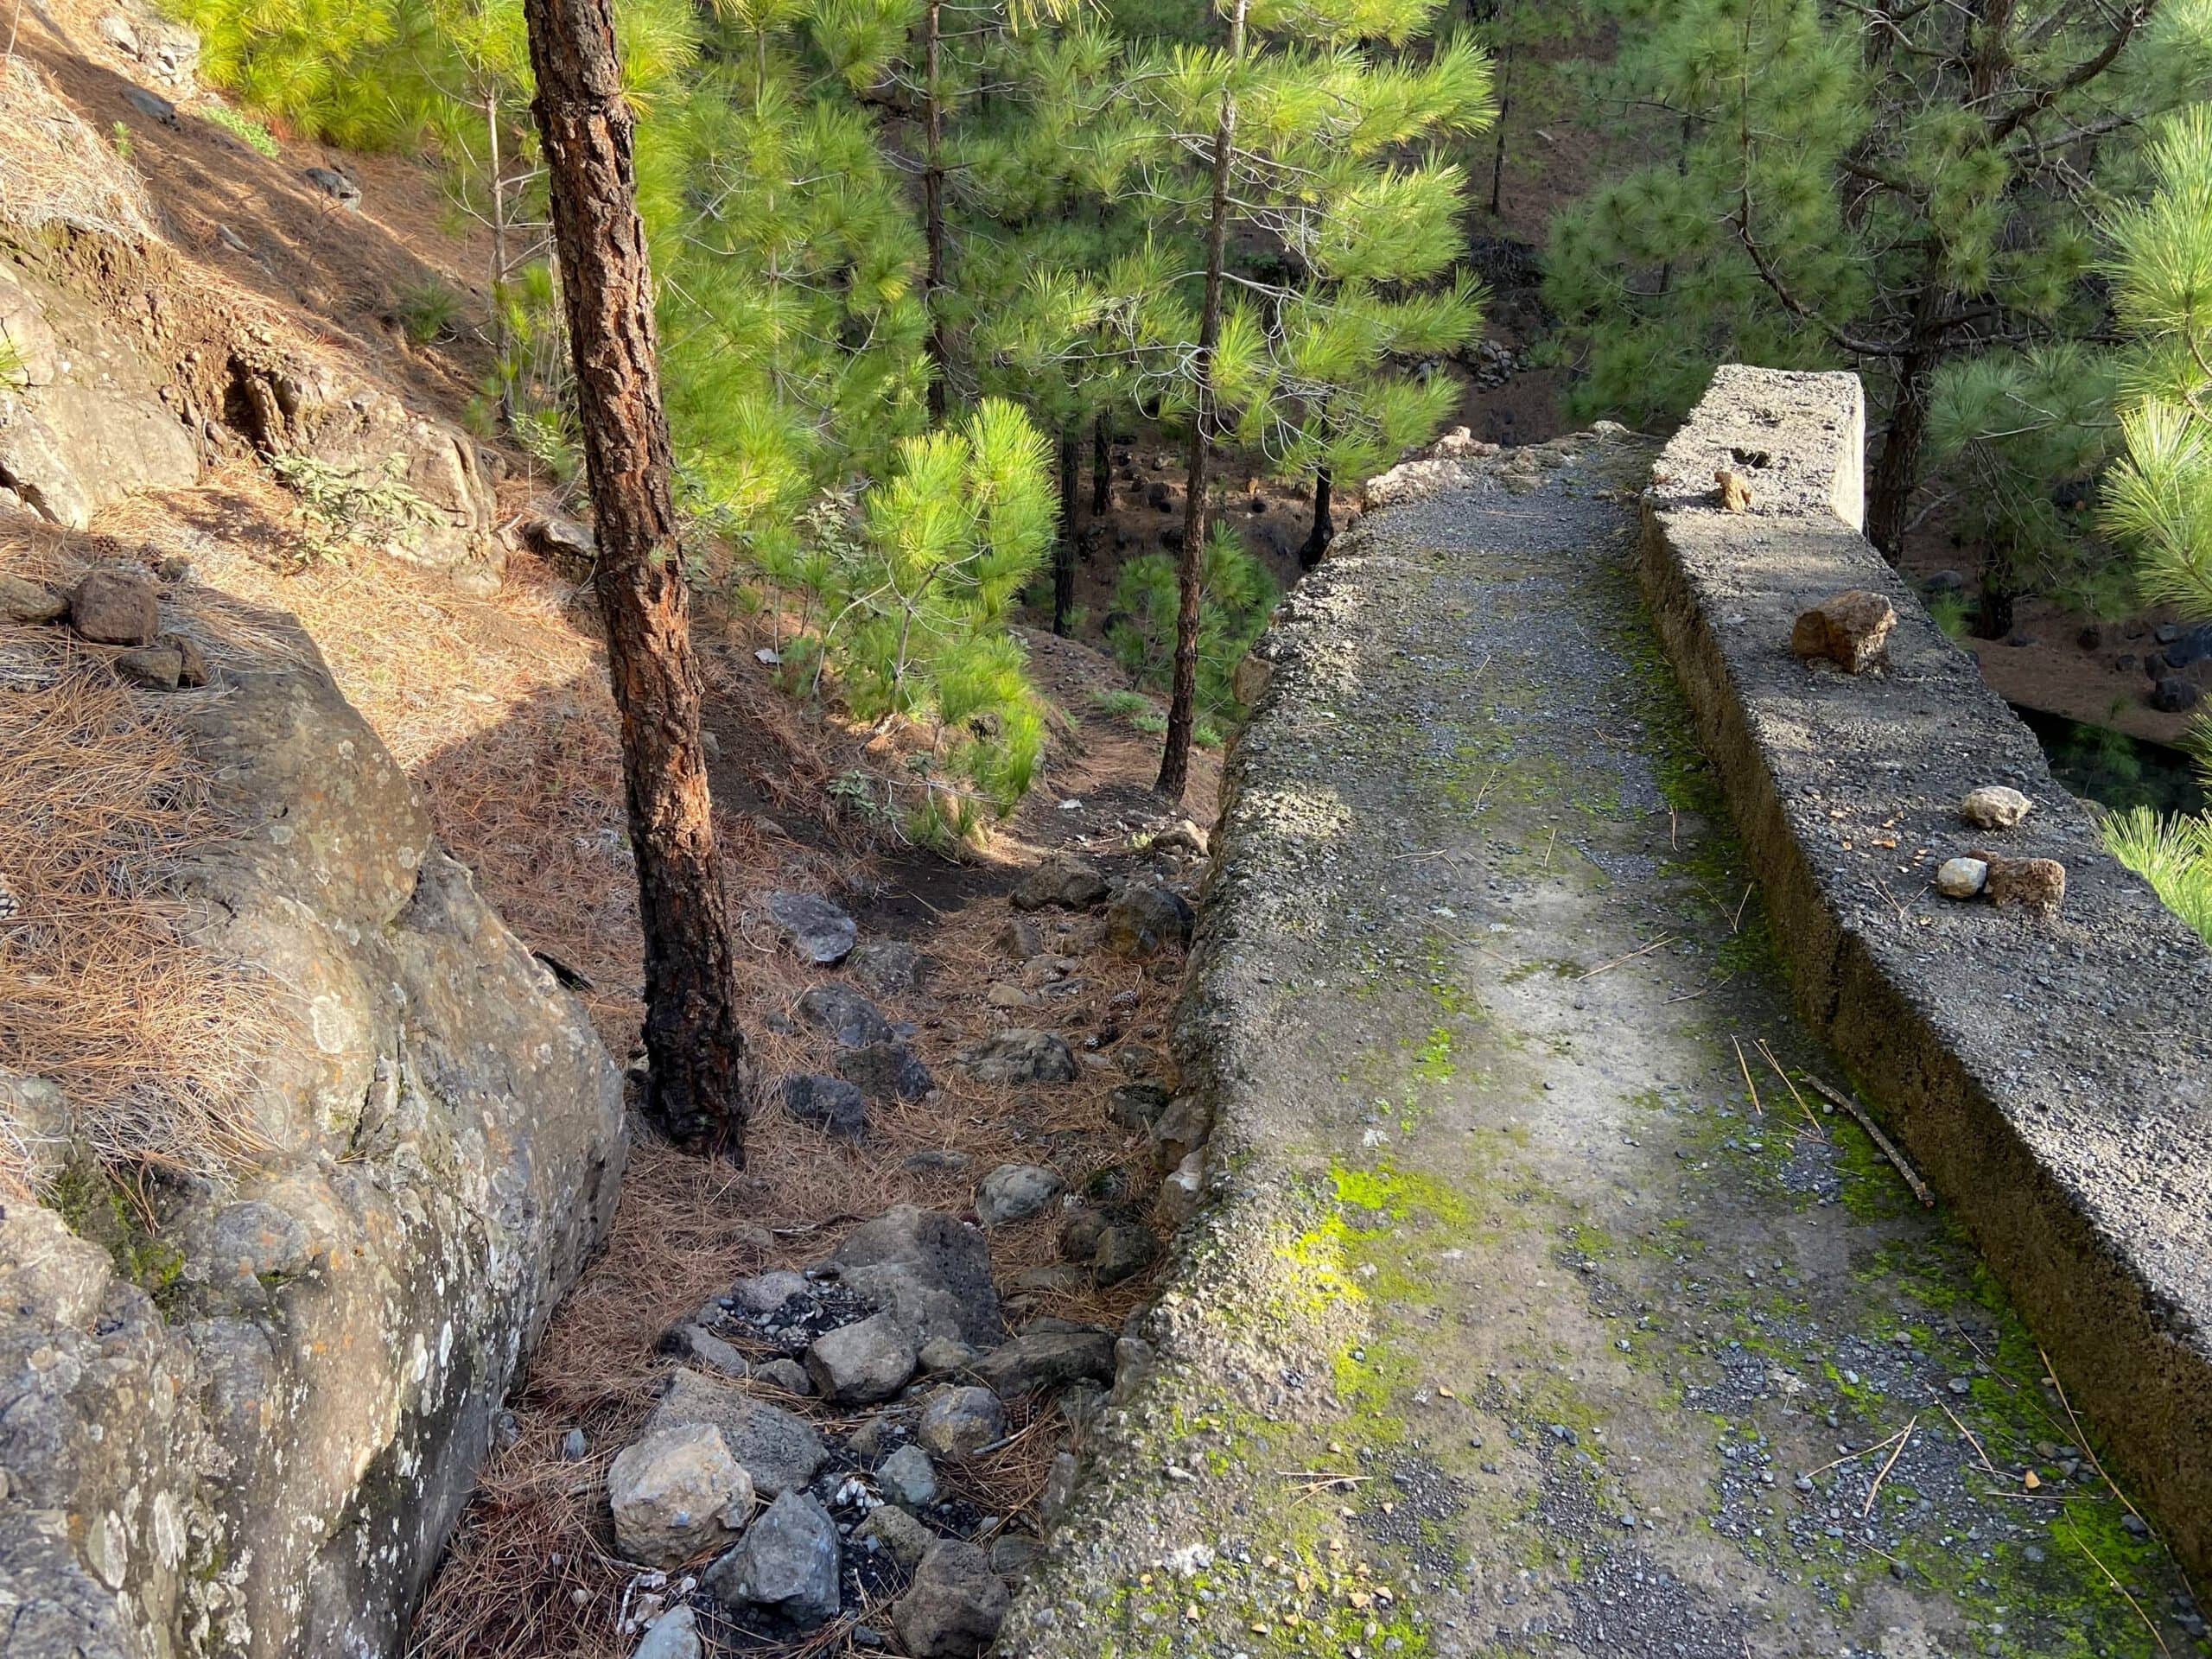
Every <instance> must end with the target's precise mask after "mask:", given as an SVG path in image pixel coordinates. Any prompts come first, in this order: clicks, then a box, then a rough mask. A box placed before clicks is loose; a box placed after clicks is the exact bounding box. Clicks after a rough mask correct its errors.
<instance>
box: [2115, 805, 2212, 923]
mask: <svg viewBox="0 0 2212 1659" xmlns="http://www.w3.org/2000/svg"><path fill="white" fill-rule="evenodd" d="M2101 828H2102V829H2103V831H2104V838H2105V846H2106V847H2107V849H2109V850H2110V851H2111V853H2112V855H2113V857H2114V858H2116V859H2118V860H2119V861H2120V862H2121V863H2123V864H2125V865H2126V866H2127V868H2129V869H2131V870H2133V871H2134V872H2135V873H2136V874H2138V875H2139V876H2141V877H2142V878H2143V879H2144V880H2146V881H2148V882H2149V883H2150V884H2151V887H2152V891H2154V892H2155V893H2157V894H2158V899H2159V901H2160V902H2161V903H2163V904H2164V906H2165V907H2166V908H2167V909H2168V910H2171V911H2172V912H2174V914H2175V915H2177V916H2178V917H2180V918H2182V920H2183V921H2184V922H2187V923H2188V924H2189V925H2190V926H2191V927H2193V928H2195V929H2196V931H2197V933H2198V934H2199V935H2200V936H2201V937H2202V938H2203V940H2204V942H2205V943H2206V944H2212V818H2206V817H2161V816H2160V815H2159V814H2158V813H2157V812H2154V811H2152V810H2151V809H2150V808H2149V807H2147V806H2139V807H2137V808H2135V809H2134V810H2132V811H2128V812H2119V813H2109V814H2107V815H2106V816H2105V817H2103V819H2102V821H2101Z"/></svg>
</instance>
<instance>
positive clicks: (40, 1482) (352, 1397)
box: [0, 615, 626, 1659]
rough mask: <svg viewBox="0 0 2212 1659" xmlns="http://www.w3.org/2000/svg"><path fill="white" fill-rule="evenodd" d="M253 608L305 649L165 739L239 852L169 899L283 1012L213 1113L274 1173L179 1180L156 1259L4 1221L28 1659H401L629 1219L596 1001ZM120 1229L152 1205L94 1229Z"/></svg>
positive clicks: (6, 1446)
mask: <svg viewBox="0 0 2212 1659" xmlns="http://www.w3.org/2000/svg"><path fill="white" fill-rule="evenodd" d="M252 620H253V621H254V625H255V626H254V632H256V633H257V634H258V635H260V636H261V637H264V638H268V639H274V640H277V642H278V643H279V645H281V647H282V649H281V652H271V653H270V655H269V656H268V657H266V658H259V659H255V658H246V657H242V656H234V657H233V658H232V662H231V663H230V664H228V665H227V667H226V684H227V686H228V688H229V690H228V692H227V695H226V696H223V697H221V698H217V699H209V700H205V701H197V700H196V701H195V702H193V703H191V704H188V705H186V704H180V705H179V706H178V711H177V713H176V715H175V718H176V719H177V720H179V721H181V722H183V724H184V728H185V730H186V732H187V734H188V739H189V741H190V742H191V743H192V745H193V747H194V749H195V750H196V751H197V752H198V754H199V757H200V760H201V762H202V763H203V765H204V766H205V770H206V772H207V776H208V778H209V779H211V780H212V781H211V789H212V791H213V805H214V806H215V807H216V808H217V809H218V810H219V816H220V820H221V821H222V822H225V823H227V824H228V825H230V826H232V833H231V834H230V835H229V836H228V837H227V838H226V839H220V840H216V841H213V842H208V843H207V844H205V845H203V846H201V847H200V848H198V849H195V850H194V853H193V854H192V855H191V857H190V858H189V860H188V861H187V862H186V863H185V864H184V865H183V866H182V868H180V869H179V870H178V871H177V872H176V874H175V877H174V880H173V887H174V898H175V902H176V906H177V915H178V918H179V924H178V925H179V927H180V931H181V934H182V936H183V939H184V942H185V943H186V944H191V945H195V946H198V947H200V948H201V949H203V950H206V951H207V952H208V953H209V954H210V955H211V956H212V957H213V958H214V959H216V960H218V961H228V962H232V963H240V964H243V965H244V968H245V970H247V971H250V972H251V973H253V974H254V975H255V976H257V977H258V978H259V979H260V980H262V981H263V982H265V983H266V984H267V985H268V986H269V987H270V993H271V994H270V995H268V996H267V997H266V998H265V999H264V1001H263V1002H262V1005H261V1007H262V1014H263V1016H264V1018H265V1019H266V1020H268V1021H269V1022H270V1026H271V1027H272V1036H273V1040H272V1041H270V1043H269V1044H268V1046H267V1047H266V1048H265V1049H264V1050H263V1051H262V1052H260V1053H259V1055H258V1056H257V1062H256V1064H255V1065H254V1066H253V1067H252V1068H251V1071H250V1072H249V1073H248V1078H249V1080H248V1081H247V1082H246V1083H245V1084H242V1085H241V1086H240V1090H239V1092H238V1096H237V1097H236V1098H232V1099H229V1100H226V1101H225V1102H224V1103H222V1104H223V1108H224V1109H225V1111H226V1115H227V1116H228V1117H229V1119H230V1121H231V1122H233V1123H235V1124H237V1125H239V1126H241V1127H242V1128H247V1129H250V1131H251V1134H252V1135H253V1136H254V1137H255V1138H257V1140H258V1141H262V1142H264V1143H265V1146H266V1150H265V1152H264V1153H262V1154H259V1155H258V1156H257V1158H255V1159H254V1160H252V1161H251V1163H250V1164H249V1165H246V1166H241V1167H237V1168H234V1169H232V1170H231V1171H230V1172H228V1174H227V1177H226V1179H223V1180H192V1181H176V1182H167V1183H162V1185H160V1187H159V1189H158V1192H159V1197H158V1202H159V1206H160V1218H161V1234H160V1237H159V1239H158V1241H155V1242H151V1243H149V1241H147V1240H145V1239H143V1238H139V1239H137V1240H135V1241H134V1240H131V1239H127V1238H126V1239H122V1240H118V1241H111V1243H113V1244H114V1248H113V1249H112V1251H111V1249H103V1248H100V1247H99V1246H98V1245H95V1244H94V1243H91V1242H89V1241H88V1240H86V1239H85V1238H80V1237H78V1236H74V1235H73V1234H72V1232H71V1231H70V1230H69V1228H68V1226H67V1225H66V1224H64V1222H63V1221H62V1220H61V1219H60V1217H59V1216H57V1215H56V1214H55V1213H54V1211H49V1210H46V1209H42V1208H41V1207H40V1206H39V1205H35V1204H29V1203H20V1202H16V1201H14V1200H10V1202H9V1203H7V1204H6V1205H5V1206H4V1208H3V1209H0V1469H5V1471H7V1478H6V1480H5V1482H4V1484H3V1485H0V1609H4V1610H6V1611H5V1612H4V1614H0V1628H4V1629H5V1630H7V1632H8V1636H7V1637H6V1638H5V1640H4V1641H0V1646H5V1647H6V1648H7V1650H8V1652H9V1653H10V1656H11V1659H46V1656H60V1655H70V1656H78V1655H82V1656H86V1659H125V1656H130V1659H137V1656H142V1655H147V1654H156V1653H179V1654H181V1653H200V1652H213V1651H217V1650H219V1651H221V1652H223V1653H225V1654H229V1655H238V1656H245V1659H278V1656H287V1655H292V1654H302V1653H364V1654H378V1653H391V1652H396V1651H397V1650H398V1649H400V1647H401V1646H402V1645H404V1640H405V1637H406V1632H407V1628H408V1622H409V1619H410V1617H411V1615H412V1613H413V1611H414V1608H415V1606H416V1603H417V1602H418V1600H419V1599H420V1596H421V1592H422V1591H423V1586H424V1585H425V1583H426V1582H427V1580H428V1579H429V1573H430V1571H431V1569H432V1567H434V1566H435V1564H436V1562H437V1560H438V1557H439V1554H440V1553H441V1551H442V1548H443V1546H444V1543H445V1540H446V1537H447V1535H448V1532H449V1530H450V1529H451V1528H452V1526H453V1523H454V1520H455V1519H456V1518H457V1517H458V1516H459V1514H460V1511H461V1506H462V1504H463V1503H465V1502H466V1501H467V1498H468V1497H469V1494H470V1492H471V1491H473V1490H474V1486H475V1484H476V1478H477V1473H478V1470H479V1468H480V1465H481V1464H482V1461H483V1459H484V1458H485V1455H486V1452H487V1451H488V1449H489V1447H490V1446H491V1443H492V1437H493V1423H494V1421H495V1419H496V1417H497V1415H498V1414H499V1410H500V1408H501V1404H502V1402H503V1400H504V1397H505V1395H506V1393H507V1390H508V1389H509V1388H510V1387H511V1386H512V1383H513V1382H514V1380H515V1378H516V1376H517V1374H518V1370H519V1367H520V1365H521V1363H522V1362H523V1360H524V1357H525V1356H526V1355H527V1354H528V1353H529V1351H530V1350H531V1347H532V1345H533V1344H535V1343H536V1342H537V1338H538V1337H539V1335H540V1334H541V1333H542V1332H543V1330H544V1328H545V1323H546V1320H547V1319H548V1318H549V1317H550V1314H551V1313H552V1310H553V1307H554V1305H555V1304H556V1302H557V1301H558V1300H560V1298H561V1296H562V1295H563V1293H564V1292H565V1291H566V1290H567V1289H568V1287H569V1285H570V1284H571V1283H572V1282H573V1281H574V1280H575V1275H576V1274H577V1271H578V1269H579V1268H580V1267H581V1266H582V1262H584V1260H585V1259H586V1258H587V1256H588V1254H589V1253H590V1251H591V1250H592V1249H593V1248H594V1245H595V1244H596V1243H597V1241H598V1239H599V1237H600V1235H601V1230H602V1229H603V1228H604V1227H605V1225H606V1224H607V1221H608V1219H609V1218H610V1217H611V1215H612V1213H613V1204H614V1194H615V1188H616V1185H617V1182H618V1180H619V1179H620V1173H621V1168H622V1164H623V1160H624V1156H625V1153H626V1140H625V1132H624V1127H623V1116H622V1088H621V1079H620V1074H619V1073H618V1071H616V1069H615V1067H614V1065H613V1063H612V1061H611V1060H610V1059H609V1058H608V1057H607V1052H606V1051H605V1049H604V1048H603V1047H602V1046H601V1044H600V1041H599V1039H598V1038H597V1036H596V1035H595V1034H594V1032H593V1029H592V1027H591V1023H590V1021H589V1020H588V1018H587V1017H586V1015H585V1014H584V1011H583V1009H582V1007H580V1006H579V1005H578V1004H577V1002H576V1001H575V999H574V998H573V997H571V996H570V995H569V993H568V992H566V991H565V990H563V988H561V987H560V985H559V984H558V983H557V982H556V981H555V979H554V977H553V976H552V975H551V974H550V972H548V971H547V970H546V969H545V968H544V967H543V965H541V964H540V963H537V961H536V960H535V959H534V958H532V957H531V954H530V952H529V951H528V950H526V949H524V946H523V945H522V944H521V943H520V942H519V941H518V940H517V939H516V938H514V936H513V935H512V934H511V933H509V932H508V931H507V930H506V928H505V926H504V925H502V924H501V923H500V920H499V917H498V916H497V915H495V914H494V913H493V911H492V910H491V908H490V906H487V905H486V903H485V902H484V900H483V899H481V898H480V896H479V895H478V894H477V893H476V891H475V887H474V883H473V882H472V880H471V879H470V876H469V874H468V872H467V870H466V869H464V868H462V867H461V865H459V864H457V863H455V862H454V861H453V860H452V859H451V858H449V857H448V856H447V855H446V853H445V851H444V850H443V849H442V848H441V847H440V845H439V844H438V841H437V838H436V836H435V834H434V833H433V831H432V829H431V825H430V820H429V814H428V813H427V811H426V810H424V807H423V801H422V799H421V798H420V797H419V796H418V795H417V794H416V791H415V788H414V785H412V784H411V783H410V781H409V779H408V778H407V775H406V773H405V772H403V771H402V770H401V769H400V767H399V766H397V764H396V763H395V762H394V761H393V760H392V758H391V755H390V754H389V753H386V751H385V747H384V746H383V744H382V743H381V742H380V741H378V738H377V736H376V734H375V733H374V732H372V730H371V729H370V728H369V727H368V726H367V724H366V723H365V722H364V721H362V720H361V718H360V717H359V715H357V714H356V713H355V712H354V711H353V709H351V708H350V707H349V706H348V705H347V704H346V701H345V699H344V698H343V697H342V696H340V693H339V691H338V690H337V689H336V687H335V686H334V684H333V683H332V682H331V679H330V677H329V676H328V674H327V671H324V670H323V668H322V666H321V661H320V658H318V657H317V655H316V652H315V647H314V645H312V643H311V642H309V641H308V639H306V638H305V637H304V636H303V635H302V634H300V633H299V632H297V630H296V628H294V627H292V626H291V625H290V624H289V621H288V620H286V619H283V618H281V617H270V616H266V615H264V616H260V617H256V618H254V619H252ZM280 988H281V990H280ZM241 1040H242V1041H243V1040H245V1038H244V1036H243V1034H242V1035H241ZM54 1151H55V1155H56V1158H57V1160H59V1161H63V1162H74V1163H75V1164H76V1166H78V1167H80V1168H84V1169H86V1170H88V1171H90V1170H92V1169H93V1168H94V1166H92V1163H91V1160H90V1159H89V1156H87V1155H86V1154H84V1152H83V1149H81V1148H72V1147H67V1146H66V1145H65V1146H63V1147H59V1148H56V1149H54ZM103 1211H110V1212H111V1213H114V1214H118V1215H128V1214H130V1213H131V1212H130V1211H128V1210H127V1209H125V1208H124V1206H123V1205H122V1203H121V1199H120V1197H119V1196H118V1201H117V1203H116V1204H115V1205H100V1204H97V1203H96V1204H94V1205H90V1206H82V1205H79V1206H76V1207H73V1210H72V1214H73V1215H78V1216H80V1217H88V1218H87V1219H80V1221H79V1224H80V1225H86V1226H88V1227H89V1226H90V1225H92V1224H93V1223H94V1222H96V1221H97V1220H98V1218H99V1216H100V1215H101V1213H103Z"/></svg>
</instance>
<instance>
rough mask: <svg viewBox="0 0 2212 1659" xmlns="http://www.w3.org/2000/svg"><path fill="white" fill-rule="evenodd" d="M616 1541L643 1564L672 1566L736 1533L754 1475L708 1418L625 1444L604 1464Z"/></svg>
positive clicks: (747, 1511) (745, 1515)
mask: <svg viewBox="0 0 2212 1659" xmlns="http://www.w3.org/2000/svg"><path fill="white" fill-rule="evenodd" d="M607 1503H608V1504H609V1506H610V1507H611V1508H612V1509H613V1511H614V1547H615V1548H616V1549H617V1550H618V1551H620V1554H621V1555H622V1557H623V1559H624V1560H631V1561H635V1562H637V1563H638V1565H639V1566H640V1567H677V1566H680V1565H681V1564H682V1563H683V1562H684V1561H686V1560H689V1559H690V1557H692V1556H694V1555H696V1554H699V1552H700V1551H702V1550H704V1549H709V1548H714V1547H715V1545H717V1544H720V1543H722V1542H725V1541H728V1539H730V1538H732V1537H734V1536H735V1535H737V1534H738V1533H739V1532H740V1531H741V1530H742V1529H744V1526H745V1523H746V1522H747V1520H748V1519H749V1518H750V1517H751V1516H752V1514H753V1478H752V1477H751V1476H750V1475H748V1474H747V1473H746V1472H745V1470H744V1468H743V1467H742V1466H741V1465H740V1464H739V1463H738V1461H737V1459H735V1458H734V1457H732V1456H731V1455H730V1450H729V1447H728V1446H726V1445H724V1444H723V1442H722V1437H721V1434H720V1433H718V1432H716V1431H715V1429H714V1428H712V1427H709V1426H708V1425H707V1424H705V1423H692V1424H690V1425H688V1426H686V1427H682V1428H668V1429H663V1430H661V1431H660V1432H659V1433H653V1434H648V1435H646V1436H645V1438H644V1439H643V1440H639V1441H638V1442H637V1443H636V1444H635V1445H633V1446H625V1447H623V1448H622V1451H621V1452H620V1454H619V1455H618V1456H617V1457H616V1458H615V1459H614V1462H613V1465H612V1466H611V1467H610V1468H609V1469H608V1470H607Z"/></svg>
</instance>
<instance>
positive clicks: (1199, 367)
mask: <svg viewBox="0 0 2212 1659" xmlns="http://www.w3.org/2000/svg"><path fill="white" fill-rule="evenodd" d="M1245 5H1246V0H1236V10H1235V12H1234V13H1233V14H1232V15H1231V16H1230V25H1229V55H1230V60H1232V61H1234V60H1239V59H1241V58H1243V55H1244V13H1245ZM1235 148H1236V93H1235V92H1232V91H1230V89H1228V88H1227V87H1224V89H1223V90H1222V94H1221V114H1220V117H1219V118H1218V119H1217V121H1216V122H1215V124H1214V130H1213V154H1212V157H1211V160H1212V162H1213V201H1212V212H1211V216H1210V217H1209V218H1208V219H1207V221H1206V296H1205V308H1204V309H1203V310H1201V311H1200V313H1199V314H1198V350H1197V352H1196V353H1193V357H1192V372H1193V373H1194V374H1195V375H1196V377H1197V378H1198V404H1197V407H1196V408H1194V409H1193V410H1192V411H1191V448H1190V458H1189V461H1188V462H1187V463H1186V465H1185V468H1184V480H1185V481H1184V496H1183V547H1182V551H1181V552H1180V554H1179V556H1178V557H1177V560H1176V568H1175V587H1176V601H1177V602H1176V610H1175V681H1174V690H1173V694H1172V695H1171V696H1170V697H1169V699H1168V703H1167V747H1166V752H1165V753H1162V754H1161V756H1160V781H1159V783H1158V785H1157V787H1158V789H1159V791H1160V793H1161V794H1162V795H1165V796H1166V798H1168V799H1169V800H1171V801H1179V800H1181V799H1182V798H1183V791H1184V790H1185V788H1186V787H1188V785H1189V784H1190V781H1191V734H1192V731H1193V729H1195V728H1196V726H1197V724H1198V599H1199V591H1198V590H1199V583H1200V578H1201V577H1202V575H1204V572H1205V545H1206V446H1207V443H1208V441H1209V440H1210V439H1211V436H1212V432H1213V424H1214V391H1213V353H1214V347H1215V346H1217V345H1219V344H1220V342H1221V285H1222V273H1223V269H1224V265H1225V264H1226V261H1227V257H1228V247H1229V163H1230V155H1231V154H1232V152H1233V151H1234V149H1235Z"/></svg>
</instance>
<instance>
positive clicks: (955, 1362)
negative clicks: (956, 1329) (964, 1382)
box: [915, 1337, 976, 1374]
mask: <svg viewBox="0 0 2212 1659" xmlns="http://www.w3.org/2000/svg"><path fill="white" fill-rule="evenodd" d="M915 1359H916V1362H917V1363H918V1365H919V1367H920V1369H921V1370H925V1371H928V1372H931V1373H932V1374H934V1373H938V1372H943V1371H957V1370H963V1369H964V1368H966V1367H968V1366H969V1365H972V1364H974V1363H976V1351H975V1350H974V1349H973V1348H970V1347H969V1345H968V1344H966V1343H964V1342H963V1341H961V1340H960V1339H959V1338H957V1337H931V1338H930V1339H929V1340H928V1341H927V1342H925V1343H924V1344H922V1351H921V1352H920V1353H919V1354H918V1355H916V1356H915Z"/></svg>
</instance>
